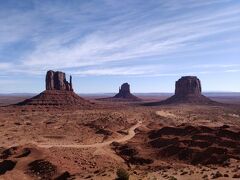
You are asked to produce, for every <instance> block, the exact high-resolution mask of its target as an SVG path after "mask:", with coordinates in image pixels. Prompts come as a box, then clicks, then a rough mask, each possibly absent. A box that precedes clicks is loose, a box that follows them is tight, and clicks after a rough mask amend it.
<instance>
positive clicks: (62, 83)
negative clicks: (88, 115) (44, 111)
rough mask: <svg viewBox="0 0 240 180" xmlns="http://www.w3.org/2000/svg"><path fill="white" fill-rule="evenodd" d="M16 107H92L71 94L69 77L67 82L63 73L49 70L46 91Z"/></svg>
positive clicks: (87, 102)
mask: <svg viewBox="0 0 240 180" xmlns="http://www.w3.org/2000/svg"><path fill="white" fill-rule="evenodd" d="M17 105H33V106H50V107H51V106H63V107H64V106H69V107H72V108H74V107H91V106H92V104H91V103H90V102H89V101H87V100H85V99H83V98H81V97H80V96H78V95H77V94H76V93H74V92H73V88H72V77H71V76H70V82H68V81H67V80H66V75H65V73H63V72H59V71H57V72H54V71H51V70H50V71H48V72H47V74H46V90H45V91H43V92H41V93H40V94H38V95H37V96H34V97H32V98H30V99H26V100H25V101H23V102H20V103H18V104H17Z"/></svg>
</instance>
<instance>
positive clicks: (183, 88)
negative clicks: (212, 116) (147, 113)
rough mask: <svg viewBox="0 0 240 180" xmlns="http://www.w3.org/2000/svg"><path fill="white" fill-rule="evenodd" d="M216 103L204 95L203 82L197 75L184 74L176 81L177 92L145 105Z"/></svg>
mask: <svg viewBox="0 0 240 180" xmlns="http://www.w3.org/2000/svg"><path fill="white" fill-rule="evenodd" d="M178 103H191V104H215V103H216V102H214V101H212V100H210V99H209V98H207V97H205V96H204V95H202V88H201V82H200V80H199V79H198V78H197V77H196V76H183V77H181V78H180V79H179V80H178V81H176V83H175V94H174V95H173V96H171V97H170V98H168V99H166V100H164V101H160V102H153V103H147V104H145V105H148V106H151V105H162V104H178Z"/></svg>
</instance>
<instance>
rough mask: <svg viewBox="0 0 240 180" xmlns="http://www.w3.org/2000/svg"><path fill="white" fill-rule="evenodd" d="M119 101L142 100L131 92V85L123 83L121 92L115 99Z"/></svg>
mask: <svg viewBox="0 0 240 180" xmlns="http://www.w3.org/2000/svg"><path fill="white" fill-rule="evenodd" d="M113 98H114V99H118V100H126V101H140V100H141V99H140V98H138V97H136V96H134V95H133V94H132V93H131V92H130V85H129V84H128V83H123V84H122V85H121V87H120V88H119V92H118V93H117V94H116V95H115V96H114V97H113Z"/></svg>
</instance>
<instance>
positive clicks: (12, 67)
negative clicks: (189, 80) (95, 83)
mask: <svg viewBox="0 0 240 180" xmlns="http://www.w3.org/2000/svg"><path fill="white" fill-rule="evenodd" d="M143 2H144V3H143ZM229 2H231V1H230V0H212V1H207V0H203V1H195V0H184V1H178V0H164V1H161V2H155V1H150V2H149V3H146V2H145V1H134V2H129V4H128V3H121V2H114V3H113V1H107V0H106V1H103V2H102V3H99V2H97V1H93V2H88V3H85V2H84V3H81V4H78V5H75V4H74V3H70V2H69V3H66V4H63V3H56V4H53V3H52V2H51V1H50V2H48V3H46V4H43V3H38V2H36V3H35V4H34V8H33V9H30V10H29V11H26V12H24V11H16V12H14V13H13V15H11V16H9V18H6V19H3V18H1V20H0V25H1V27H3V28H2V30H1V33H3V36H1V38H0V44H2V45H3V46H6V48H7V46H9V43H13V44H14V43H18V42H21V41H25V42H29V43H30V44H31V48H30V49H27V50H26V51H27V52H22V53H19V54H17V55H18V56H17V60H13V61H14V62H12V64H5V65H4V64H0V69H2V70H4V69H5V72H10V71H11V72H15V73H25V72H28V73H32V74H41V73H43V72H44V71H46V70H47V69H73V70H68V71H69V72H70V73H76V74H81V75H140V74H141V75H143V74H146V75H152V76H154V74H158V73H159V72H158V71H162V70H160V69H159V68H156V67H157V66H159V65H158V64H161V63H160V62H161V61H163V59H164V58H166V57H171V56H172V55H173V54H176V53H185V54H186V55H189V54H192V53H195V52H198V53H199V50H201V51H209V46H210V45H209V44H211V49H210V51H212V52H213V51H224V50H225V47H219V48H218V49H217V50H216V49H215V48H214V47H216V46H219V45H223V44H224V41H225V39H226V34H231V33H232V32H236V31H237V32H239V31H240V25H239V23H238V22H239V21H240V11H239V9H240V4H237V3H229ZM215 6H216V8H214V9H213V8H212V7H215ZM218 6H219V7H218ZM202 7H205V9H204V8H202ZM13 22H16V23H13ZM7 37H9V38H7ZM221 40H222V41H221ZM239 41H240V39H239ZM239 41H238V42H239ZM215 42H218V44H215ZM219 42H220V43H219ZM152 57H154V58H155V59H158V60H156V62H151V64H148V67H144V66H143V67H141V64H140V66H139V64H138V62H139V63H140V61H139V60H140V59H141V60H142V59H143V58H145V61H148V58H152ZM0 58H1V57H0ZM176 59H177V57H176ZM116 62H117V63H122V66H123V65H125V63H129V62H134V64H135V65H131V66H130V67H127V68H124V67H114V63H116ZM205 63H207V64H205V65H202V67H199V68H203V69H204V68H209V67H210V66H212V65H211V64H208V62H205ZM178 65H179V66H181V63H179V64H178ZM4 66H5V67H4ZM6 66H7V67H6ZM104 66H105V67H104ZM220 66H224V65H220ZM220 66H214V67H220ZM99 67H101V69H100V68H99ZM192 67H194V66H192ZM168 68H169V69H168V71H169V73H166V74H171V73H170V72H171V71H173V70H174V68H171V66H169V67H168ZM224 68H225V66H224ZM226 68H228V67H226Z"/></svg>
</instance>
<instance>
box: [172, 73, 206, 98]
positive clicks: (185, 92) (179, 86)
mask: <svg viewBox="0 0 240 180" xmlns="http://www.w3.org/2000/svg"><path fill="white" fill-rule="evenodd" d="M201 93H202V88H201V82H200V80H199V79H198V78H197V77H196V76H184V77H182V78H180V79H179V80H178V81H177V82H176V84H175V95H176V96H181V97H186V96H201V95H202V94H201Z"/></svg>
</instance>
